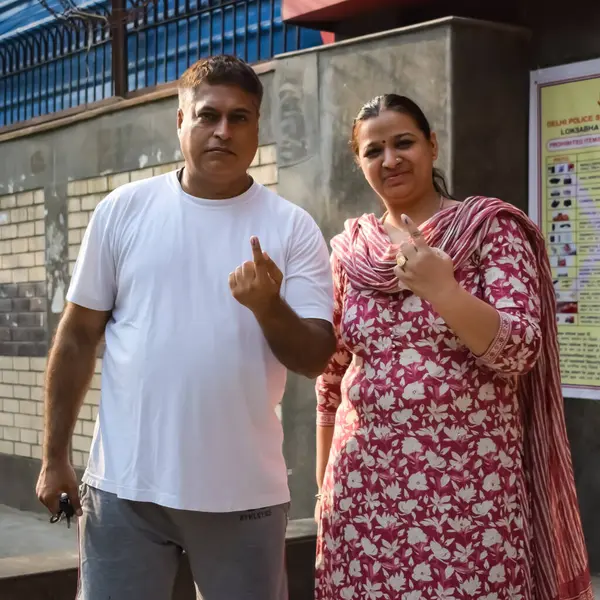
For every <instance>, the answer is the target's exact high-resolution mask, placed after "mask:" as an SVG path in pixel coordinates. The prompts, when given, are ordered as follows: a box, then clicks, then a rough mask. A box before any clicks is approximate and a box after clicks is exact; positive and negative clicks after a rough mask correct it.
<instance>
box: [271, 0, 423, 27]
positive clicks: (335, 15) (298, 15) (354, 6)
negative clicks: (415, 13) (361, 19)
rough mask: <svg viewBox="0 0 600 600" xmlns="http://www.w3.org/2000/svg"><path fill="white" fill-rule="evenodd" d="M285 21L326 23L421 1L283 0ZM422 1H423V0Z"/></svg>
mask: <svg viewBox="0 0 600 600" xmlns="http://www.w3.org/2000/svg"><path fill="white" fill-rule="evenodd" d="M282 1H283V6H282V14H283V20H284V21H291V22H296V23H302V22H313V23H325V22H328V21H329V22H331V21H342V20H344V19H348V18H351V17H355V16H357V15H360V14H362V13H366V12H374V11H377V10H380V9H383V8H388V7H392V6H394V7H396V8H397V7H399V6H407V5H410V4H415V3H417V2H419V0H282ZM421 1H422V0H421Z"/></svg>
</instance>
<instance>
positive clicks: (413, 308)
mask: <svg viewBox="0 0 600 600" xmlns="http://www.w3.org/2000/svg"><path fill="white" fill-rule="evenodd" d="M402 310H403V311H404V312H406V313H418V312H421V311H422V310H423V302H422V300H421V298H419V296H415V295H414V294H413V295H411V296H409V297H408V298H407V299H406V300H405V301H404V302H403V303H402Z"/></svg>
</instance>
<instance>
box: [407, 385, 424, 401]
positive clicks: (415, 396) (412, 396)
mask: <svg viewBox="0 0 600 600" xmlns="http://www.w3.org/2000/svg"><path fill="white" fill-rule="evenodd" d="M402 397H403V398H404V399H405V400H423V399H424V398H425V386H424V385H423V383H422V382H421V381H415V383H409V384H408V385H407V386H406V387H405V388H404V392H403V393H402Z"/></svg>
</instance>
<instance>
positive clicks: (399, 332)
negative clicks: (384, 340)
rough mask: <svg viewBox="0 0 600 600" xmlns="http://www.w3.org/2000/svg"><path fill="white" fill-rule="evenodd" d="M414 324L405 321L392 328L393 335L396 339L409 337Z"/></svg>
mask: <svg viewBox="0 0 600 600" xmlns="http://www.w3.org/2000/svg"><path fill="white" fill-rule="evenodd" d="M412 326H413V324H412V323H411V322H410V321H404V323H401V324H400V325H394V327H392V335H393V336H394V337H396V338H403V337H405V336H406V335H408V334H409V333H410V331H411V329H412Z"/></svg>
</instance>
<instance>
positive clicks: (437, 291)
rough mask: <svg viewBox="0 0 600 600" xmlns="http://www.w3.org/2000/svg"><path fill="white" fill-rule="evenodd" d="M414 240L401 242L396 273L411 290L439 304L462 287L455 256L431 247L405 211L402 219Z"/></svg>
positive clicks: (407, 231)
mask: <svg viewBox="0 0 600 600" xmlns="http://www.w3.org/2000/svg"><path fill="white" fill-rule="evenodd" d="M401 224H402V227H403V228H404V231H405V232H406V233H408V235H409V236H410V238H411V241H409V242H404V243H403V244H402V245H401V246H400V252H398V255H397V257H396V261H397V263H398V265H397V266H396V267H394V274H395V275H396V277H397V278H398V280H399V281H400V282H401V283H403V284H404V286H405V287H407V288H408V289H409V290H410V291H411V292H413V293H415V294H416V295H417V296H419V297H421V298H423V300H427V301H428V302H430V303H431V304H436V303H437V302H438V301H439V299H440V298H444V297H445V296H446V295H447V294H451V293H453V292H455V291H457V289H458V288H459V284H458V282H457V281H456V279H455V277H454V265H453V264H452V259H451V258H450V257H449V256H448V255H447V254H446V253H445V252H443V251H442V250H439V249H438V248H430V247H429V246H428V245H427V242H426V241H425V239H424V238H423V234H422V233H421V232H420V231H419V228H418V227H417V226H416V225H415V224H414V223H413V222H412V221H411V220H410V218H409V217H407V216H406V215H402V219H401Z"/></svg>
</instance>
